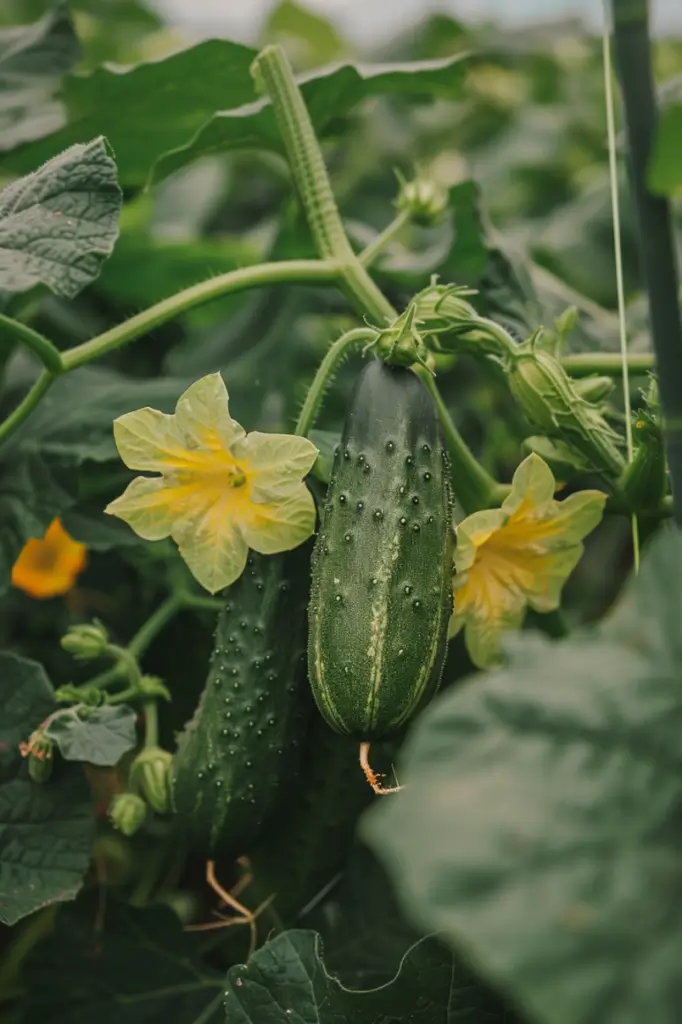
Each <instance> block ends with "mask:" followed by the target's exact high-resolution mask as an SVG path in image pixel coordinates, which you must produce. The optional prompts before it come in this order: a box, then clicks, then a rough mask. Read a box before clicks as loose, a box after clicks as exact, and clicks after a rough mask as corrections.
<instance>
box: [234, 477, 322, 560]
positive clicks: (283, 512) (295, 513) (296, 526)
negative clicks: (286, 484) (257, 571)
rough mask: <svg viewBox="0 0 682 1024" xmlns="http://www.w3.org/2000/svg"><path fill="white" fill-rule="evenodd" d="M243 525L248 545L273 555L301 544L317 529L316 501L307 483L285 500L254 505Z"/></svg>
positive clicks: (242, 522) (300, 485) (241, 524)
mask: <svg viewBox="0 0 682 1024" xmlns="http://www.w3.org/2000/svg"><path fill="white" fill-rule="evenodd" d="M240 528H241V530H242V533H243V534H244V537H245V539H246V542H247V544H248V545H249V547H251V548H253V550H254V551H258V552H259V553H260V554H261V555H274V554H276V553H277V552H278V551H290V550H291V549H292V548H296V547H298V545H299V544H302V543H303V542H304V541H305V540H307V539H308V537H310V536H311V534H312V533H313V531H314V529H315V502H314V501H313V496H312V494H311V493H310V491H309V490H308V488H307V487H306V486H305V484H299V485H298V489H297V491H296V493H295V494H293V495H292V496H291V497H290V498H287V500H286V501H283V502H269V503H264V504H262V505H261V504H259V505H256V504H254V505H252V506H251V507H250V509H249V515H248V517H245V518H244V519H243V520H241V521H240Z"/></svg>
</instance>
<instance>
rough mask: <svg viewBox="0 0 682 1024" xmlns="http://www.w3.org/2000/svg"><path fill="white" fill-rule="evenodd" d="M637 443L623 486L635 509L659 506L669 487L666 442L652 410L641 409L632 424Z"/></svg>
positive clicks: (626, 496) (628, 500)
mask: <svg viewBox="0 0 682 1024" xmlns="http://www.w3.org/2000/svg"><path fill="white" fill-rule="evenodd" d="M651 405H652V406H653V405H654V402H653V401H652V403H651ZM632 436H633V441H634V442H635V448H634V453H633V458H632V462H631V463H630V464H629V465H628V466H626V468H625V470H624V471H623V475H622V477H621V481H620V483H621V488H622V490H623V494H624V497H625V500H626V502H627V504H628V507H629V508H630V509H631V510H632V511H633V512H644V511H650V510H654V509H657V508H658V507H659V506H660V504H661V502H662V501H663V498H664V497H665V494H666V491H667V489H668V477H667V466H666V461H665V444H664V441H663V433H662V431H661V428H660V425H659V422H658V417H657V416H656V414H655V413H654V412H653V411H651V407H650V409H648V410H642V411H640V412H638V413H637V414H636V416H635V418H634V422H633V424H632Z"/></svg>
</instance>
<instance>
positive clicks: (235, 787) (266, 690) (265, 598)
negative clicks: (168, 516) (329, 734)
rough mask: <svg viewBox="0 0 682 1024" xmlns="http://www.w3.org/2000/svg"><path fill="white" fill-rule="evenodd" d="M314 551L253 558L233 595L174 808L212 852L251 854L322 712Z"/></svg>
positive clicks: (190, 728) (185, 749) (191, 726)
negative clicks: (315, 685) (310, 609)
mask: <svg viewBox="0 0 682 1024" xmlns="http://www.w3.org/2000/svg"><path fill="white" fill-rule="evenodd" d="M311 546H312V545H311V544H310V543H308V544H305V545H303V546H302V547H300V548H297V549H296V550H295V551H291V552H286V553H284V554H281V555H269V556H263V555H251V556H250V557H249V561H248V564H247V568H246V569H245V570H244V573H243V574H242V576H241V577H240V578H239V579H238V580H237V581H236V582H235V583H234V584H233V585H232V586H231V587H230V589H229V590H228V592H227V596H226V603H225V607H224V609H223V610H222V612H221V613H220V616H219V619H218V626H217V629H216V635H215V645H214V650H213V655H212V660H211V666H210V669H209V674H208V679H207V681H206V686H205V688H204V692H203V694H202V696H201V698H200V700H199V704H198V706H197V709H196V711H195V713H194V717H193V718H192V719H191V721H190V722H188V724H187V725H186V726H185V729H184V731H183V732H182V734H181V735H180V737H179V740H178V747H177V752H176V754H175V757H174V760H173V785H172V794H173V807H174V810H175V812H176V814H177V815H178V816H179V817H180V818H181V819H182V822H183V825H184V827H185V828H186V830H187V833H188V837H189V839H190V841H191V842H192V843H193V844H194V846H195V847H196V848H197V849H200V850H202V851H203V852H205V853H206V854H210V855H214V856H215V855H218V854H221V855H224V856H228V855H234V856H237V855H240V854H242V853H244V852H245V851H246V849H247V847H248V846H249V844H250V843H251V842H253V840H254V839H255V838H256V836H257V835H258V834H259V832H260V831H261V829H262V828H263V825H264V823H265V822H266V821H267V818H268V815H269V814H270V813H271V812H272V811H273V810H274V808H275V807H276V805H277V804H278V803H279V802H281V801H282V800H283V799H284V797H285V795H286V792H285V791H286V787H287V785H288V784H289V783H291V782H293V781H294V779H295V776H296V772H297V769H298V766H299V762H300V755H301V746H302V741H303V737H304V735H305V730H306V727H307V723H308V719H309V714H310V712H311V711H312V710H313V704H312V701H311V699H310V693H309V688H308V686H307V684H306V679H305V671H304V666H305V631H306V604H307V599H308V591H309V582H310V549H311Z"/></svg>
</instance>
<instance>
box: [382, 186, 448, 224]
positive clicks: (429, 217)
mask: <svg viewBox="0 0 682 1024" xmlns="http://www.w3.org/2000/svg"><path fill="white" fill-rule="evenodd" d="M397 178H398V181H399V183H400V192H399V193H398V198H397V199H396V201H395V205H396V207H397V209H398V210H400V211H401V212H403V211H405V212H407V213H408V214H409V215H410V219H411V220H413V221H414V222H415V223H416V224H421V225H423V226H424V227H435V226H436V225H437V224H439V223H440V221H441V220H442V219H443V214H444V213H445V211H446V210H447V208H448V192H447V189H445V188H443V186H442V185H439V184H438V182H436V181H434V180H433V179H431V178H427V177H424V176H417V177H416V178H413V179H412V181H406V180H405V178H403V176H402V175H401V174H400V173H397Z"/></svg>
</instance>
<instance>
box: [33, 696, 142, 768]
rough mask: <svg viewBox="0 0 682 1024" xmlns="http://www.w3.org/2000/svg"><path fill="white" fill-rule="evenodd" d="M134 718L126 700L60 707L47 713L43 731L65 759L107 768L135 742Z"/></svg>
mask: <svg viewBox="0 0 682 1024" xmlns="http://www.w3.org/2000/svg"><path fill="white" fill-rule="evenodd" d="M136 719H137V715H136V713H135V712H134V711H133V709H132V708H129V707H128V706H127V705H126V704H109V705H107V704H105V705H103V706H102V707H99V708H90V707H87V708H86V707H71V708H62V709H61V710H60V711H57V712H55V714H54V715H52V716H51V717H50V720H49V722H48V723H47V726H46V728H45V734H46V735H47V736H49V738H50V739H51V740H54V742H55V743H56V744H57V746H58V747H59V753H60V754H61V755H62V757H63V758H64V760H65V761H86V762H87V763H88V764H94V765H97V766H98V767H100V768H110V767H113V766H114V765H116V764H118V762H119V761H120V760H121V758H122V757H123V755H124V754H125V753H127V751H129V750H132V748H133V747H134V746H135V744H136V742H137V736H136V734H135V721H136Z"/></svg>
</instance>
